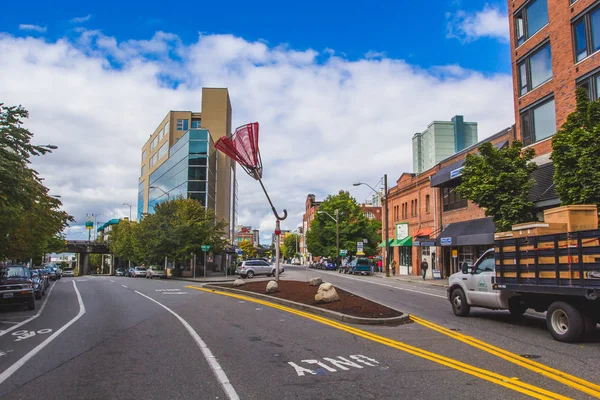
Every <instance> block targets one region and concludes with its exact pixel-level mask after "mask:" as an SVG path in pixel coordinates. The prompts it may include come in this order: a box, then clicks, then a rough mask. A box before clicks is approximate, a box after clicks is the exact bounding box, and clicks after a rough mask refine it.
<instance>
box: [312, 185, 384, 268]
mask: <svg viewBox="0 0 600 400" xmlns="http://www.w3.org/2000/svg"><path fill="white" fill-rule="evenodd" d="M336 209H337V210H338V211H339V234H340V250H344V249H345V250H348V254H350V255H354V254H356V243H357V242H359V241H361V242H362V241H363V240H365V239H366V240H367V242H366V243H365V244H364V252H365V254H366V255H369V256H371V255H375V254H377V250H378V249H377V245H378V243H379V242H380V241H381V234H380V231H381V222H379V221H377V220H369V219H368V218H367V217H365V215H364V214H363V212H362V210H361V208H360V204H358V203H357V202H356V200H355V199H354V198H353V197H352V196H350V193H349V192H346V191H340V192H339V193H338V194H337V195H335V196H332V195H330V196H328V197H327V198H326V199H325V201H323V202H322V203H321V205H320V206H319V211H323V212H322V213H318V214H317V215H316V216H315V219H314V220H313V221H312V222H311V225H310V229H309V230H308V232H307V233H306V245H307V248H308V251H309V252H310V253H311V254H312V255H314V256H327V257H333V258H334V257H336V256H337V254H336V232H335V229H336V227H335V225H336V223H335V221H334V220H333V219H332V218H330V217H329V216H328V215H327V214H325V213H324V212H327V213H329V214H330V215H331V216H332V217H334V218H335V210H336Z"/></svg>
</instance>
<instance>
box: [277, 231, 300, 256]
mask: <svg viewBox="0 0 600 400" xmlns="http://www.w3.org/2000/svg"><path fill="white" fill-rule="evenodd" d="M298 246H300V235H297V234H295V233H290V234H288V235H286V236H285V237H284V238H283V246H282V251H281V254H282V256H283V258H286V259H288V258H293V257H296V256H297V255H298V251H297V249H298Z"/></svg>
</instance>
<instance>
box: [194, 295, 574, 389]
mask: <svg viewBox="0 0 600 400" xmlns="http://www.w3.org/2000/svg"><path fill="white" fill-rule="evenodd" d="M186 288H189V289H195V290H200V291H203V292H208V293H214V294H219V295H222V296H227V297H232V298H236V299H240V300H245V301H249V302H253V303H257V304H262V305H264V306H267V307H272V308H275V309H278V310H281V311H285V312H288V313H291V314H295V315H298V316H301V317H304V318H308V319H310V320H313V321H316V322H319V323H321V324H324V325H328V326H330V327H333V328H336V329H339V330H342V331H345V332H348V333H351V334H353V335H356V336H360V337H362V338H365V339H368V340H371V341H373V342H377V343H380V344H383V345H385V346H389V347H392V348H395V349H398V350H401V351H404V352H406V353H409V354H412V355H415V356H417V357H420V358H423V359H425V360H429V361H432V362H435V363H437V364H440V365H444V366H446V367H449V368H452V369H455V370H457V371H461V372H464V373H466V374H469V375H472V376H475V377H477V378H480V379H483V380H486V381H488V382H491V383H494V384H496V385H500V386H503V387H505V388H508V389H511V390H514V391H516V392H519V393H522V394H525V395H527V396H530V397H533V398H535V399H544V400H550V399H560V400H565V399H568V397H565V396H563V395H560V394H558V393H554V392H551V391H549V390H546V389H543V388H540V387H537V386H534V385H530V384H528V383H525V382H521V381H520V380H519V379H518V378H509V377H507V376H504V375H500V374H497V373H495V372H492V371H488V370H485V369H482V368H478V367H475V366H472V365H469V364H465V363H462V362H460V361H457V360H454V359H451V358H448V357H444V356H441V355H439V354H436V353H432V352H429V351H426V350H422V349H420V348H418V347H414V346H410V345H407V344H405V343H402V342H398V341H396V340H392V339H388V338H386V337H383V336H380V335H376V334H374V333H371V332H367V331H363V330H362V329H357V328H354V327H351V326H349V325H345V324H342V323H339V322H336V321H333V320H330V319H327V318H323V317H320V316H317V315H314V314H310V313H307V312H304V311H299V310H295V309H293V308H289V307H286V306H281V305H279V304H275V303H271V302H268V301H265V300H260V299H256V298H253V297H248V296H244V295H240V294H235V293H228V292H222V291H218V290H214V289H204V288H201V287H197V286H186Z"/></svg>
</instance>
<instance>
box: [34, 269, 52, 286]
mask: <svg viewBox="0 0 600 400" xmlns="http://www.w3.org/2000/svg"><path fill="white" fill-rule="evenodd" d="M35 271H37V272H38V274H39V275H40V280H41V281H42V283H43V285H44V290H46V289H48V287H49V286H50V275H49V274H48V271H46V270H45V269H44V268H40V267H37V268H35Z"/></svg>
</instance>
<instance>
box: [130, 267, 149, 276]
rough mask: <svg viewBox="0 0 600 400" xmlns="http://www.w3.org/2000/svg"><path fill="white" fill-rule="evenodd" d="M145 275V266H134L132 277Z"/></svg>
mask: <svg viewBox="0 0 600 400" xmlns="http://www.w3.org/2000/svg"><path fill="white" fill-rule="evenodd" d="M144 276H146V268H144V267H134V268H133V272H132V277H133V278H139V277H144Z"/></svg>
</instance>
